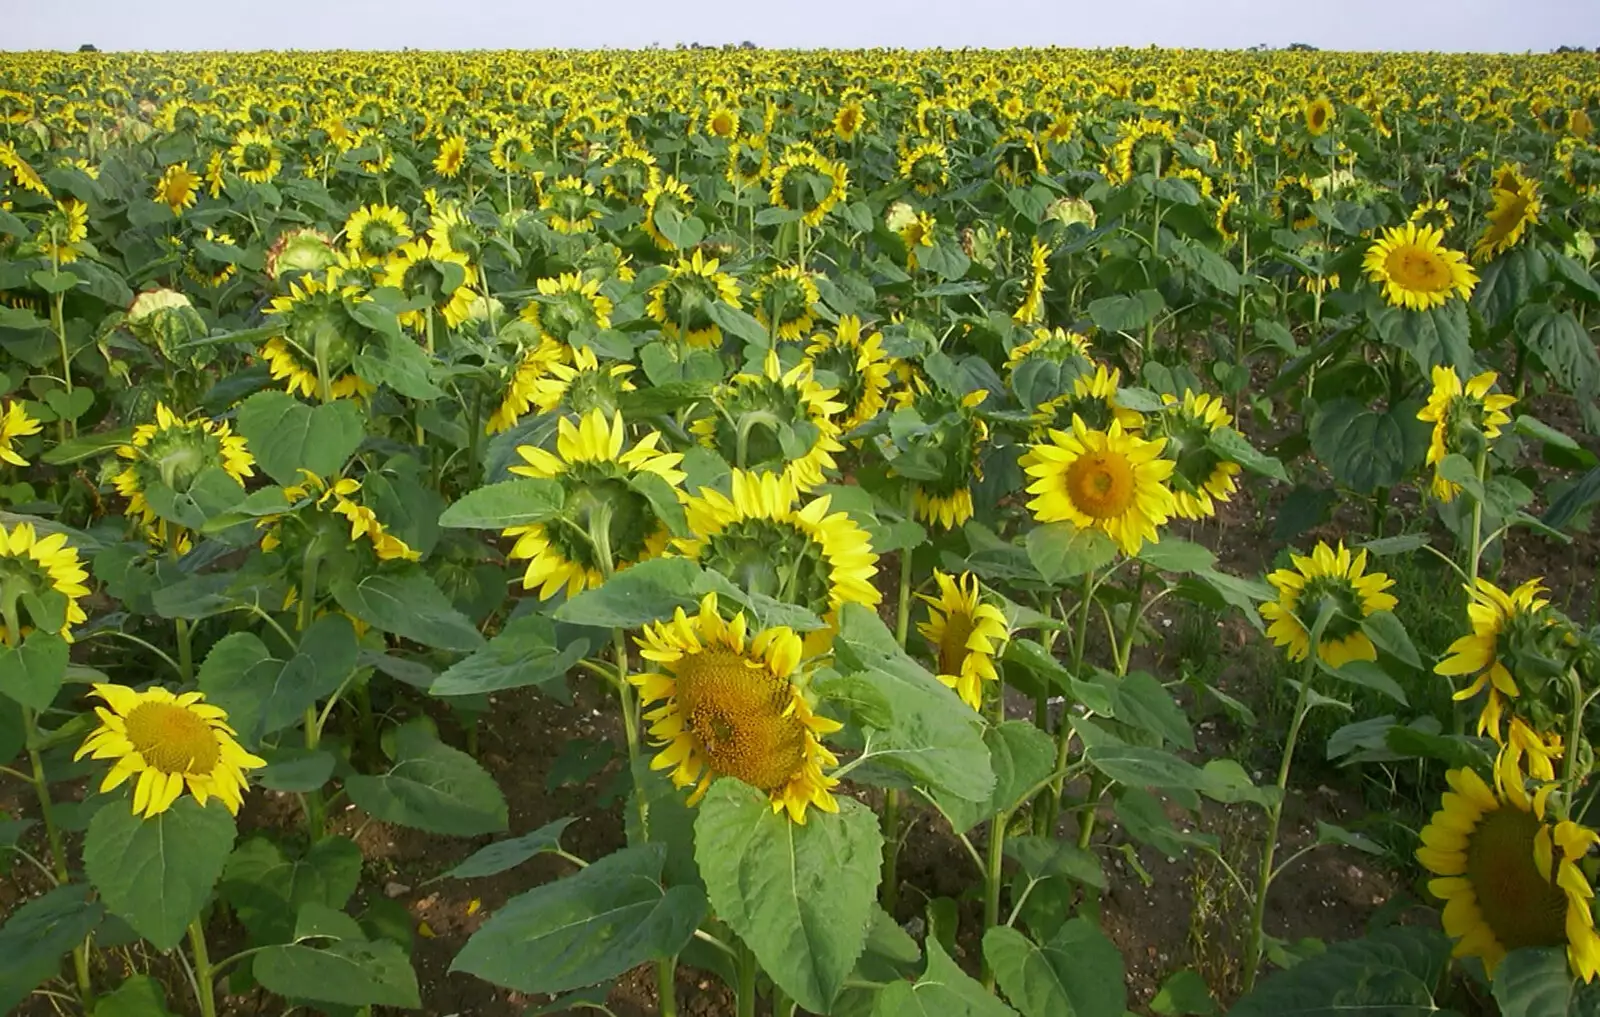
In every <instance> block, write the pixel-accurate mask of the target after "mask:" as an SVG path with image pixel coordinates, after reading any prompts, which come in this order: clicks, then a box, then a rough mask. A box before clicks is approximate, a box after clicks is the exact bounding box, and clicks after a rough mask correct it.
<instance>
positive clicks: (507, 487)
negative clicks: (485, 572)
mask: <svg viewBox="0 0 1600 1017" xmlns="http://www.w3.org/2000/svg"><path fill="white" fill-rule="evenodd" d="M564 498H565V495H563V493H562V490H561V484H560V483H559V482H558V481H554V480H548V479H535V478H533V477H518V478H516V479H515V480H503V481H501V482H500V483H498V484H489V485H488V486H486V487H480V488H478V489H477V490H476V491H468V492H467V493H466V494H464V495H462V496H461V498H460V500H458V501H456V502H455V503H454V504H453V505H451V506H450V507H449V508H447V509H445V510H444V513H443V514H442V515H440V516H439V525H440V526H444V527H447V528H450V529H466V530H503V529H505V528H506V527H508V526H526V525H528V524H529V523H542V522H544V521H545V520H547V519H554V518H555V517H556V516H558V515H560V514H561V508H562V504H563V499H564Z"/></svg>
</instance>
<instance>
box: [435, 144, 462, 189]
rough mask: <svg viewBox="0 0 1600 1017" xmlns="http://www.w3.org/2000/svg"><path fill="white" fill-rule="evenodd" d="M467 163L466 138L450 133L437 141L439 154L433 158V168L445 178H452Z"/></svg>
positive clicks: (458, 173)
mask: <svg viewBox="0 0 1600 1017" xmlns="http://www.w3.org/2000/svg"><path fill="white" fill-rule="evenodd" d="M466 163H467V139H466V138H464V137H462V136H461V135H459V134H457V135H451V136H450V137H448V138H445V139H444V140H443V141H441V142H439V155H438V156H437V157H436V158H435V159H434V160H433V168H434V170H435V171H436V172H437V173H438V174H439V175H440V176H441V177H444V178H445V179H446V180H453V179H455V178H456V177H457V176H458V175H460V173H461V168H462V167H463V166H465V165H466Z"/></svg>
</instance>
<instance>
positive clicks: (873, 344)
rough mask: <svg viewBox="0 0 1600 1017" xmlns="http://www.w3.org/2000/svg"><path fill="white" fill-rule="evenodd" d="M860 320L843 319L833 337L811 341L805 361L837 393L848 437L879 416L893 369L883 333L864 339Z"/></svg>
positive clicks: (822, 334) (841, 427) (842, 428)
mask: <svg viewBox="0 0 1600 1017" xmlns="http://www.w3.org/2000/svg"><path fill="white" fill-rule="evenodd" d="M862 331H863V328H862V325H861V319H860V318H859V317H857V316H856V315H854V314H845V315H840V317H839V324H838V327H836V328H835V329H834V331H833V334H832V335H829V334H828V333H826V332H820V333H818V334H816V335H814V336H812V337H811V345H809V346H807V347H806V359H807V360H809V361H810V362H811V365H812V367H814V368H815V369H816V370H817V371H819V372H824V373H826V374H827V375H828V376H829V378H830V379H831V381H832V384H833V385H834V387H835V389H836V393H835V395H834V398H835V399H836V400H838V401H839V402H840V403H841V404H842V405H843V406H844V419H843V420H841V421H839V432H840V433H841V434H847V433H849V432H850V431H852V430H854V429H855V428H857V427H860V426H861V425H862V424H864V423H866V422H867V421H869V420H871V419H872V418H873V417H876V416H877V415H878V411H879V410H881V409H883V407H884V405H885V403H886V402H887V401H888V400H887V393H888V391H889V372H890V370H891V369H892V367H891V362H890V359H889V356H888V354H886V353H885V352H884V351H883V333H881V332H873V333H872V334H871V335H869V336H867V337H866V338H862V335H861V333H862Z"/></svg>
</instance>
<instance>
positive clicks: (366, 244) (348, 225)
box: [344, 205, 411, 262]
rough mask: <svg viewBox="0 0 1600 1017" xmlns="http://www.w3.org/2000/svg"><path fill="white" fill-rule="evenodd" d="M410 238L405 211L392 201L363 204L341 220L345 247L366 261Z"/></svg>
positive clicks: (379, 257) (382, 256) (376, 259)
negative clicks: (390, 202) (384, 203)
mask: <svg viewBox="0 0 1600 1017" xmlns="http://www.w3.org/2000/svg"><path fill="white" fill-rule="evenodd" d="M410 239H411V224H410V223H408V222H406V214H405V213H404V212H402V211H400V210H399V209H398V208H395V207H394V206H393V205H362V206H361V207H360V208H358V209H356V210H355V211H354V212H352V213H350V218H348V219H346V220H345V223H344V244H345V248H346V249H347V250H348V251H349V252H350V253H351V254H352V255H355V256H356V257H359V258H360V259H362V260H363V261H368V262H382V261H384V260H386V259H387V258H388V257H389V256H390V255H392V254H394V252H395V251H397V250H399V249H400V247H401V245H403V244H404V243H405V242H406V241H407V240H410Z"/></svg>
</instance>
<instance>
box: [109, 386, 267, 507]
mask: <svg viewBox="0 0 1600 1017" xmlns="http://www.w3.org/2000/svg"><path fill="white" fill-rule="evenodd" d="M117 455H118V456H119V457H120V458H122V459H126V460H128V465H127V466H126V467H124V468H123V470H122V472H121V473H119V474H117V475H116V477H115V478H113V480H112V483H113V484H114V485H115V486H116V489H117V493H118V494H120V495H122V496H123V497H124V498H127V499H128V514H129V515H136V516H138V517H139V519H140V521H141V522H142V523H144V524H145V525H146V526H150V525H152V524H154V523H155V522H156V520H157V516H156V511H155V509H154V508H152V507H151V506H150V503H149V501H147V500H146V498H145V495H146V493H147V492H148V491H149V490H150V489H151V488H152V487H153V486H155V485H157V484H161V485H164V486H165V487H167V488H169V489H170V490H172V491H174V492H176V493H178V494H183V493H184V492H186V491H188V490H189V487H190V485H191V484H193V483H194V481H195V480H196V479H197V478H198V477H199V476H200V474H201V472H202V471H204V470H207V469H212V468H217V469H221V470H222V471H223V472H224V473H226V474H227V475H228V476H230V477H232V478H233V479H234V480H235V481H236V482H238V483H239V484H243V483H244V482H245V480H246V479H247V478H249V477H253V476H255V470H254V468H253V467H254V466H255V457H254V456H252V455H251V454H250V450H249V449H248V448H246V447H245V440H244V438H243V437H242V436H240V435H237V434H234V433H233V429H232V428H231V427H230V426H229V425H228V424H227V423H221V424H217V423H213V422H211V421H209V420H185V419H183V418H182V417H179V416H178V415H177V414H175V413H173V412H172V411H171V410H169V409H167V407H166V404H164V403H159V402H158V403H156V419H155V423H153V424H140V425H139V426H138V427H136V428H134V429H133V438H132V439H131V440H130V441H129V442H128V444H126V445H121V446H118V448H117Z"/></svg>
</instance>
